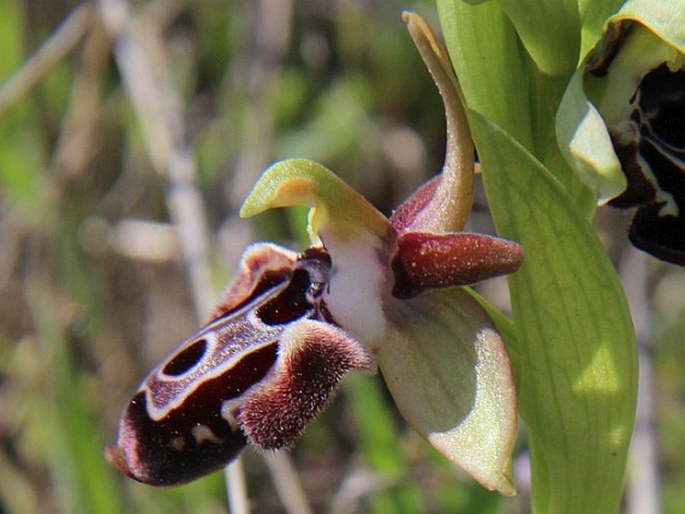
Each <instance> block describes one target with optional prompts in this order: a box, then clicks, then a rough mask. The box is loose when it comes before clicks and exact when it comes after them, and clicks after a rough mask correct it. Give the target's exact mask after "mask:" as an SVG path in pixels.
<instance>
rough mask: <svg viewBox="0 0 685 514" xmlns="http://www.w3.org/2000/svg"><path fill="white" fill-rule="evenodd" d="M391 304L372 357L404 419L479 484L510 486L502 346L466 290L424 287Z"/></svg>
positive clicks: (509, 419)
mask: <svg viewBox="0 0 685 514" xmlns="http://www.w3.org/2000/svg"><path fill="white" fill-rule="evenodd" d="M394 307H396V308H393V309H392V311H391V313H392V314H391V324H392V328H391V329H389V333H388V341H389V344H385V345H383V346H382V347H381V348H380V350H379V351H378V353H377V358H378V362H379V365H380V367H381V369H382V370H383V376H384V378H385V381H386V383H387V385H388V388H389V389H390V392H391V393H392V395H393V398H394V399H395V402H396V404H397V406H398V408H399V409H400V412H402V415H403V416H404V417H405V419H406V420H407V421H408V422H409V423H410V425H411V426H412V427H413V428H414V429H415V430H416V431H417V432H419V433H420V434H421V435H422V436H423V437H424V438H425V439H426V440H428V441H429V442H430V443H431V444H432V445H433V446H434V447H435V448H436V449H437V450H438V451H439V452H441V453H442V454H443V455H445V456H446V457H447V458H448V459H449V460H450V461H451V462H452V463H453V464H455V465H457V466H459V467H460V468H462V469H463V470H464V471H466V472H467V473H469V474H470V475H471V476H472V477H473V478H475V479H476V480H477V481H478V482H480V483H481V484H482V485H483V486H484V487H486V488H488V489H491V490H496V491H499V492H500V493H502V494H505V495H513V494H515V489H514V486H513V484H512V482H511V480H510V477H509V475H508V472H507V469H508V465H509V461H510V458H511V451H512V448H513V444H514V439H515V437H516V429H517V407H516V394H515V387H514V381H513V378H512V374H511V366H510V363H509V358H508V356H507V352H506V350H505V348H504V344H503V342H502V339H501V337H500V336H499V334H498V332H497V330H496V329H495V327H494V325H493V323H492V321H491V320H490V318H489V316H488V315H487V314H486V312H485V311H484V310H483V308H482V307H481V306H480V305H479V304H478V302H477V301H476V300H475V299H473V298H472V297H471V296H470V295H469V294H468V293H467V292H466V291H464V290H463V289H457V288H455V289H451V290H443V291H437V290H434V291H430V292H429V293H427V294H424V295H422V296H419V297H417V298H415V299H413V300H409V301H405V302H398V304H397V305H396V306H394Z"/></svg>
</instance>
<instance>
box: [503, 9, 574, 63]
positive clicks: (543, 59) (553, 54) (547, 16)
mask: <svg viewBox="0 0 685 514" xmlns="http://www.w3.org/2000/svg"><path fill="white" fill-rule="evenodd" d="M500 1H501V5H502V9H503V10H504V12H505V13H507V16H508V17H509V19H510V20H511V22H512V23H513V24H514V26H515V27H516V31H517V32H518V34H519V37H520V38H521V41H522V42H523V45H524V46H525V48H526V50H527V51H528V53H529V54H530V56H531V57H532V59H533V60H534V61H535V64H536V65H537V67H538V68H539V69H540V71H542V73H544V74H546V75H557V76H558V75H562V76H563V75H570V74H571V73H572V72H573V70H574V69H575V68H576V64H577V63H578V53H579V49H580V30H579V28H580V14H579V12H578V0H562V1H560V0H500Z"/></svg>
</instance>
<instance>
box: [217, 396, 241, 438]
mask: <svg viewBox="0 0 685 514" xmlns="http://www.w3.org/2000/svg"><path fill="white" fill-rule="evenodd" d="M237 406H238V401H236V399H235V398H234V399H232V400H225V401H224V402H222V404H221V417H222V418H224V419H225V420H226V422H227V423H228V426H230V427H231V430H232V431H233V432H237V431H238V428H239V426H238V420H237V419H235V416H234V415H233V411H234V410H235V408H236V407H237Z"/></svg>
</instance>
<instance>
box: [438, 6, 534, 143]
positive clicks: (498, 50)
mask: <svg viewBox="0 0 685 514" xmlns="http://www.w3.org/2000/svg"><path fill="white" fill-rule="evenodd" d="M437 5H438V13H439V15H440V25H441V26H442V31H443V34H444V36H445V43H446V45H447V49H448V50H449V54H450V59H451V60H452V64H453V65H454V69H455V71H456V73H457V78H458V79H459V85H460V86H461V90H462V93H463V95H464V98H463V100H464V105H465V107H467V108H469V109H474V110H477V111H479V112H482V113H483V114H485V115H487V116H488V117H489V118H491V119H493V120H495V121H496V122H497V123H498V124H499V125H500V126H501V127H502V128H503V129H504V130H505V131H506V132H508V133H510V134H515V135H516V139H517V140H518V141H519V142H520V143H521V144H522V145H523V146H525V147H526V148H533V141H534V138H533V133H532V119H531V109H530V104H529V97H528V95H527V91H528V84H529V78H528V72H529V68H530V63H529V58H528V56H527V55H526V53H525V50H523V48H522V47H521V45H520V43H519V39H518V36H517V34H516V31H515V29H514V27H513V26H512V24H511V22H510V21H509V19H508V18H507V16H506V14H505V13H504V11H503V10H502V7H501V6H500V4H499V2H486V3H483V4H480V5H469V4H466V3H464V2H462V1H460V0H437Z"/></svg>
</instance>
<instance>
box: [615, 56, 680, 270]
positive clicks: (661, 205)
mask: <svg viewBox="0 0 685 514" xmlns="http://www.w3.org/2000/svg"><path fill="white" fill-rule="evenodd" d="M630 103H631V105H632V107H633V111H632V114H631V116H630V120H626V121H627V123H625V124H623V125H621V126H620V128H613V129H610V134H611V137H612V142H613V144H614V149H615V150H616V154H617V155H618V158H619V160H620V161H621V166H622V168H623V172H624V173H625V175H626V178H627V179H628V187H627V189H626V191H625V192H624V193H623V194H621V195H620V196H618V197H617V198H615V199H614V200H612V201H611V205H613V206H614V207H618V208H622V209H627V208H631V207H637V213H636V214H635V218H634V219H633V223H632V225H631V227H630V234H629V236H630V240H631V242H632V243H633V244H634V245H635V246H636V247H637V248H640V249H641V250H644V251H646V252H648V253H650V254H652V255H653V256H655V257H657V258H659V259H662V260H665V261H668V262H672V263H675V264H680V265H681V266H682V265H685V131H684V130H683V125H684V124H685V71H683V70H682V69H681V70H678V71H675V72H672V71H671V70H669V68H668V66H666V64H662V65H661V66H659V67H658V68H656V69H654V70H652V71H651V72H649V73H648V74H647V75H646V76H645V77H644V79H643V80H642V82H641V83H640V86H639V87H638V89H637V91H636V92H635V95H634V96H633V98H631V99H630Z"/></svg>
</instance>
